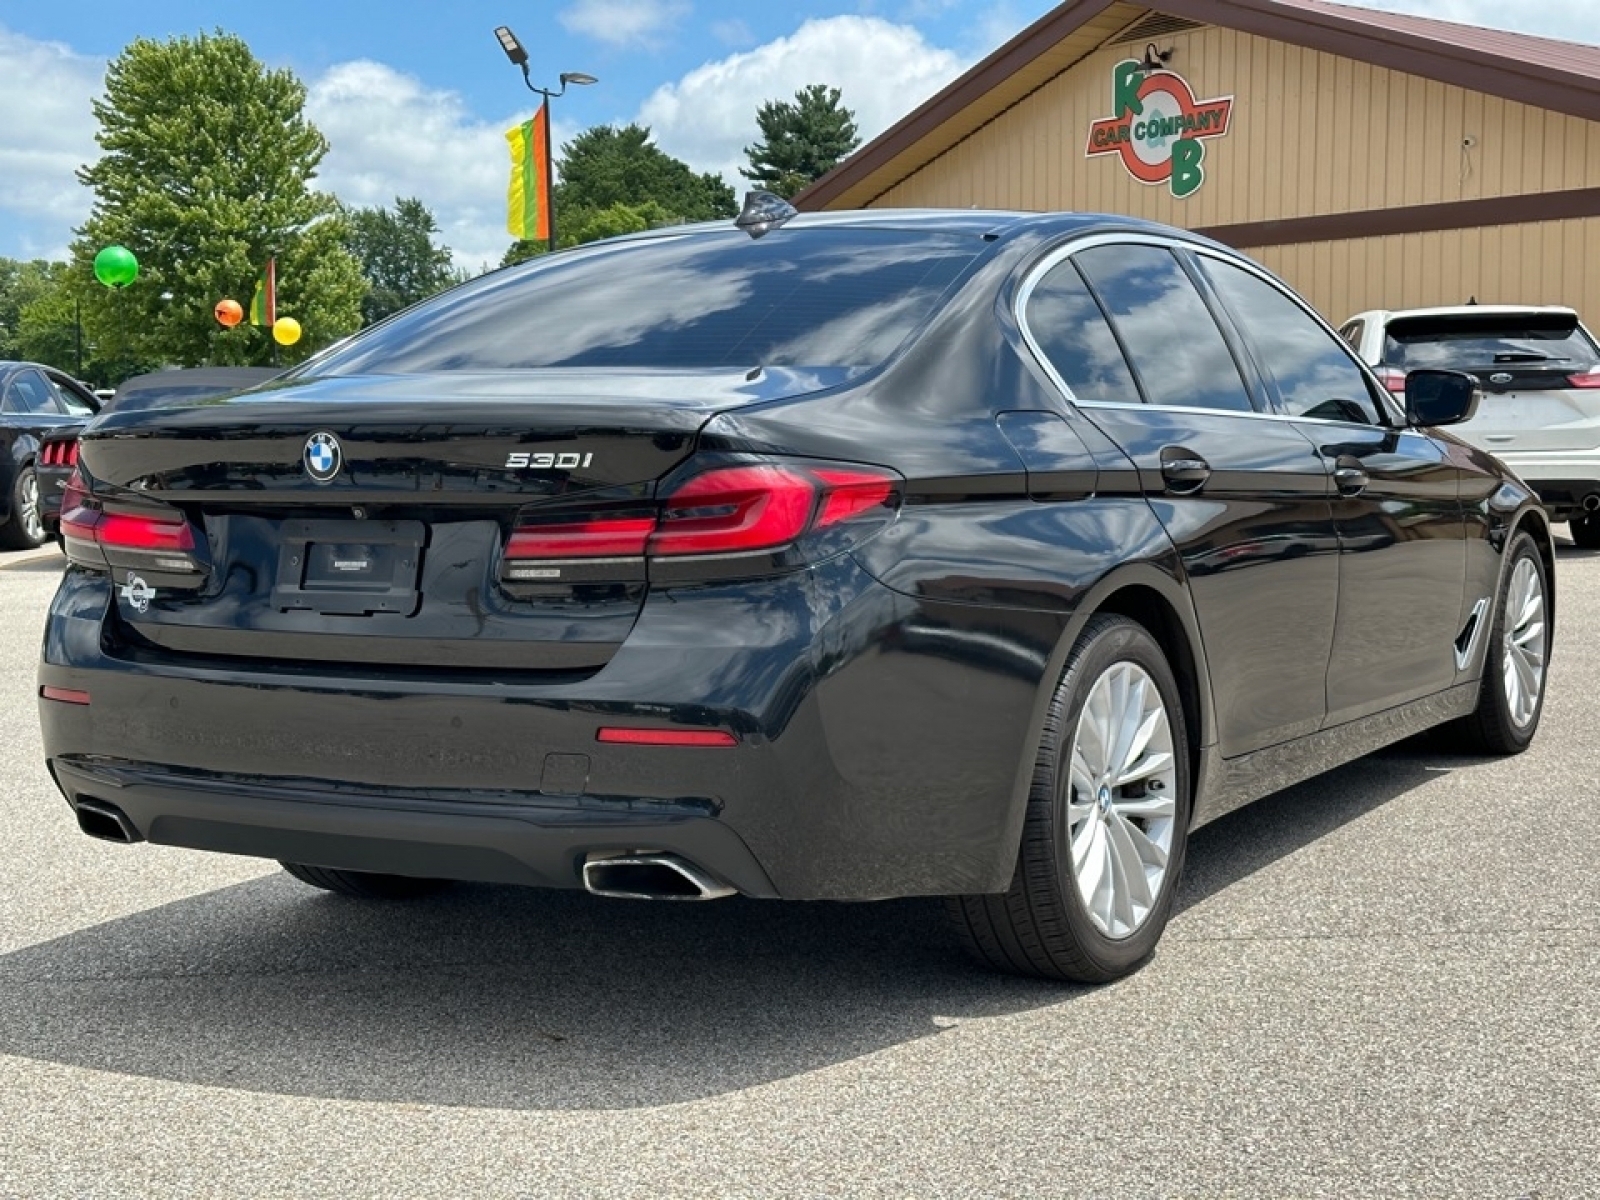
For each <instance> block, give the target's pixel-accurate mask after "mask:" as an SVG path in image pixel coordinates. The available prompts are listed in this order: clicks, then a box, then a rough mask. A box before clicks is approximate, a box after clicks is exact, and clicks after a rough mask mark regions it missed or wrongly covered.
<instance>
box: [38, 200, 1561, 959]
mask: <svg viewBox="0 0 1600 1200" xmlns="http://www.w3.org/2000/svg"><path fill="white" fill-rule="evenodd" d="M1406 399H1407V404H1408V406H1409V412H1408V413H1402V412H1401V411H1400V410H1399V409H1398V408H1396V407H1394V406H1393V403H1392V402H1391V401H1390V399H1389V398H1388V395H1387V394H1386V392H1385V390H1384V388H1383V387H1382V386H1381V385H1380V384H1379V382H1378V381H1377V380H1376V378H1375V377H1374V376H1373V375H1372V373H1371V371H1370V370H1369V369H1368V368H1367V367H1366V366H1365V365H1364V364H1362V363H1361V362H1360V361H1358V360H1357V359H1356V357H1355V356H1354V355H1353V354H1352V353H1351V350H1350V348H1349V347H1348V346H1347V345H1346V344H1345V343H1344V342H1343V341H1341V340H1340V338H1339V337H1338V335H1337V334H1335V333H1334V332H1333V330H1332V329H1331V328H1329V327H1328V326H1327V324H1325V323H1324V322H1323V321H1322V320H1321V319H1320V318H1319V317H1317V316H1316V315H1315V314H1314V313H1313V312H1312V311H1311V310H1310V309H1309V308H1308V307H1306V306H1305V305H1304V304H1303V303H1302V302H1301V301H1299V300H1298V299H1296V298H1295V296H1294V295H1293V294H1292V293H1291V292H1290V291H1289V290H1288V289H1287V288H1285V287H1284V285H1283V284H1281V283H1279V282H1278V281H1277V280H1276V279H1274V278H1273V277H1272V276H1270V275H1269V274H1267V273H1266V272H1264V271H1263V270H1262V269H1261V268H1259V267H1257V266H1255V265H1254V264H1253V263H1251V262H1249V261H1248V260H1246V259H1244V258H1242V257H1240V256H1239V255H1237V254H1235V253H1233V252H1231V251H1229V250H1227V249H1225V248H1223V247H1221V246H1219V245H1216V244H1214V243H1211V242H1208V241H1204V240H1202V239H1200V238H1197V237H1194V236H1192V235H1189V234H1186V233H1182V232H1179V231H1177V230H1173V229H1167V228H1163V227H1160V226H1155V225H1150V224H1144V223H1138V222H1134V221H1130V220H1127V219H1124V218H1118V217H1107V216H1093V215H1025V214H1016V213H991V212H948V213H946V212H912V211H892V210H885V211H879V212H864V213H854V214H829V215H813V216H793V217H792V218H790V219H787V220H785V219H784V216H783V214H781V213H780V214H779V215H777V216H774V215H773V214H772V213H771V212H770V211H769V212H767V213H764V214H761V216H760V219H759V221H758V223H756V224H754V225H753V226H749V227H748V228H739V227H735V226H733V225H729V226H726V227H722V226H696V227H690V228H676V229H669V230H663V231H659V232H656V233H653V234H644V235H639V236H636V237H631V238H626V239H620V240H617V241H612V242H604V243H598V244H595V245H592V246H589V247H584V248H581V249H578V250H573V251H567V252H563V253H561V254H555V255H551V256H549V257H547V258H544V259H540V260H537V261H536V262H532V263H528V264H524V265H522V266H519V267H513V268H509V269H507V270H503V271H499V272H496V273H494V274H491V275H488V276H485V277H483V278H481V279H478V280H476V281H474V282H472V283H469V284H466V285H464V286H462V287H460V288H457V289H456V290H454V291H452V292H450V293H448V294H446V295H444V296H441V297H439V298H437V299H435V300H433V301H430V302H425V303H423V304H420V305H418V306H416V307H414V308H412V309H409V310H407V311H406V312H404V313H402V314H400V315H398V316H396V317H394V318H391V319H390V320H389V321H388V322H386V323H384V324H382V325H380V326H377V327H375V328H373V329H372V330H370V331H368V332H366V333H364V334H361V335H358V336H357V337H355V338H354V339H352V340H351V341H350V342H349V343H348V344H346V345H344V346H342V347H340V348H338V349H336V350H335V351H334V352H332V353H330V354H328V355H326V356H324V357H323V358H321V359H320V360H318V361H317V362H315V363H314V364H312V365H311V366H310V367H308V368H305V369H303V370H301V371H299V372H298V373H294V374H291V375H289V376H288V377H286V378H284V379H281V380H279V381H278V382H277V383H276V384H274V385H271V386H269V387H268V388H266V389H261V390H257V391H254V392H251V393H248V394H245V395H242V396H238V397H234V398H232V399H227V400H222V401H218V402H214V403H208V404H203V405H194V406H180V407H169V408H165V409H162V410H157V411H151V412H138V413H116V412H113V413H111V414H108V415H107V416H105V417H103V418H102V419H101V420H100V421H98V422H97V423H96V425H95V427H94V428H93V429H92V430H91V431H90V432H89V433H88V434H86V436H85V437H84V439H83V444H82V454H81V460H80V464H79V471H80V474H79V476H78V477H77V478H76V479H75V480H74V482H73V484H72V485H71V487H70V495H69V499H68V503H67V508H66V510H65V511H64V513H63V518H62V527H63V530H64V532H65V534H66V539H67V547H68V552H69V555H70V557H71V560H72V561H71V566H70V569H69V570H68V571H67V572H66V574H65V577H64V578H63V580H62V584H61V589H60V592H59V593H58V595H57V596H56V599H55V601H54V603H53V605H52V607H51V610H50V616H49V623H48V627H47V631H46V638H45V646H44V660H43V666H42V667H41V670H40V675H39V683H40V685H41V703H40V710H41V712H42V714H43V725H44V745H45V750H46V754H47V756H48V759H49V765H50V770H51V772H52V774H53V775H54V778H55V779H56V781H57V782H58V784H59V785H60V787H61V789H62V791H63V792H64V793H65V795H66V797H67V799H68V800H69V801H70V803H71V804H72V806H73V808H74V809H75V810H76V813H77V818H78V821H79V823H80V825H81V826H82V828H83V830H84V831H85V832H86V833H89V834H92V835H94V836H97V837H102V838H108V839H110V840H113V841H120V842H138V841H141V840H148V841H152V842H157V843H162V844H166V845H175V846H187V847H193V848H197V849H204V850H213V851H223V852H229V853H237V854H250V855H261V856H265V857H268V858H274V859H278V860H280V861H281V862H282V863H283V864H284V865H285V866H286V867H287V869H288V870H289V871H290V872H291V873H292V874H293V875H295V876H297V877H298V878H300V879H302V880H304V881H306V882H307V883H310V884H314V885H316V886H318V887H321V888H325V889H328V890H331V891H334V892H341V893H346V894H350V895H356V896H402V895H412V894H415V893H418V892H421V891H424V890H427V889H428V888H430V887H433V886H437V885H438V881H443V880H480V881H497V882H504V883H520V884H534V885H540V886H548V887H580V886H581V887H586V888H588V889H589V890H590V891H591V892H594V893H596V894H599V895H604V896H628V897H653V898H662V899H680V900H681V899H709V898H713V897H719V896H727V895H731V894H735V893H738V894H742V895H744V896H750V897H769V898H776V897H783V898H793V899H836V900H867V899H875V898H880V897H895V896H919V895H934V896H945V897H950V898H951V899H950V902H949V908H950V911H951V913H952V916H953V918H954V925H955V928H956V929H957V931H958V934H959V936H960V938H961V939H962V940H963V941H964V943H965V944H966V945H967V947H968V948H969V949H970V950H971V951H972V952H973V953H974V954H976V955H977V956H978V957H979V958H980V959H982V960H983V961H985V962H987V963H990V964H992V965H994V966H996V967H999V968H1002V969H1007V970H1014V971H1021V972H1029V973H1034V974H1038V975H1043V976H1047V977H1054V978H1061V979H1077V980H1106V979H1111V978H1114V977H1116V976H1118V975H1121V974H1123V973H1125V972H1127V971H1129V970H1132V969H1133V968H1134V967H1135V966H1136V965H1137V964H1138V963H1139V962H1140V961H1141V960H1143V959H1144V958H1145V957H1146V956H1147V955H1148V954H1149V953H1150V952H1151V950H1152V949H1153V947H1154V945H1155V943H1156V940H1157V938H1158V937H1159V935H1160V932H1161V930H1162V928H1163V926H1164V925H1165V923H1166V920H1167V917H1168V914H1169V912H1170V910H1171V905H1172V900H1173V894H1174V889H1175V887H1176V884H1177V880H1178V876H1179V873H1180V871H1181V868H1182V865H1183V859H1184V848H1185V844H1186V839H1187V836H1188V834H1189V832H1190V830H1191V829H1193V828H1194V827H1195V826H1197V825H1200V824H1202V823H1204V822H1207V821H1210V820H1213V819H1214V818H1216V817H1218V816H1220V815H1221V814H1223V813H1226V812H1228V811H1229V810H1231V809H1234V808H1236V807H1238V806H1240V805H1242V804H1244V803H1246V802H1248V801H1250V800H1253V799H1255V798H1256V797H1258V796H1261V795H1264V794H1266V793H1268V792H1272V791H1275V790H1277V789H1280V788H1282V787H1285V786H1287V785H1288V784H1290V783H1293V782H1295V781H1296V780H1300V779H1305V778H1307V777H1309V776H1312V775H1315V774H1317V773H1319V772H1323V771H1326V770H1328V769H1329V768H1331V767H1333V766H1334V765H1336V764H1338V763H1341V762H1344V761H1347V760H1349V759H1351V758H1354V757H1356V756H1358V755H1361V754H1365V753H1367V752H1368V751H1371V750H1373V749H1375V748H1377V747H1379V746H1382V745H1384V744H1386V743H1389V742H1393V741H1395V740H1396V739H1399V738H1402V737H1405V736H1407V735H1409V734H1412V733H1415V732H1417V731H1420V730H1423V729H1425V728H1428V727H1430V726H1435V725H1442V724H1444V723H1447V722H1450V723H1453V724H1452V726H1451V729H1452V731H1453V736H1454V737H1455V739H1456V740H1457V742H1458V743H1459V744H1460V745H1462V746H1463V747H1465V748H1467V749H1470V750H1472V751H1474V752H1480V753H1497V754H1506V753H1514V752H1516V751H1519V750H1521V749H1523V748H1524V747H1525V746H1527V745H1528V743H1529V741H1530V740H1531V739H1532V737H1533V735H1534V731H1535V729H1536V728H1537V726H1538V723H1539V716H1540V709H1541V704H1542V701H1543V698H1544V685H1545V680H1546V678H1547V675H1546V667H1547V660H1548V654H1549V649H1550V645H1551V629H1552V625H1551V621H1552V617H1553V614H1554V572H1553V566H1552V557H1551V556H1552V549H1551V534H1550V529H1549V524H1548V520H1547V518H1546V516H1545V514H1544V512H1543V510H1542V509H1541V508H1540V506H1539V504H1538V502H1537V499H1536V498H1535V497H1534V496H1533V495H1532V494H1531V493H1530V492H1529V490H1528V489H1527V488H1526V487H1525V486H1524V485H1523V484H1522V483H1520V482H1519V481H1518V480H1517V479H1516V478H1515V477H1514V476H1513V475H1511V474H1510V473H1509V472H1507V471H1505V470H1504V469H1502V467H1501V466H1500V465H1499V464H1498V463H1497V462H1496V461H1495V460H1494V459H1493V458H1492V457H1490V456H1489V455H1487V454H1484V453H1482V452H1480V451H1478V450H1475V449H1473V448H1471V447H1469V446H1467V445H1464V444H1463V443H1460V442H1458V441H1456V440H1454V439H1452V438H1451V437H1450V436H1449V435H1447V434H1442V433H1437V432H1434V431H1433V430H1432V429H1431V428H1429V426H1431V425H1438V424H1446V423H1449V422H1453V421H1460V420H1462V419H1464V418H1466V417H1467V416H1468V415H1470V412H1471V410H1472V408H1473V405H1474V404H1475V402H1476V393H1475V392H1474V390H1473V383H1472V380H1471V379H1470V377H1468V376H1464V375H1459V374H1452V373H1449V372H1417V373H1416V374H1414V375H1413V376H1412V378H1411V379H1410V381H1409V383H1408V387H1407V391H1406Z"/></svg>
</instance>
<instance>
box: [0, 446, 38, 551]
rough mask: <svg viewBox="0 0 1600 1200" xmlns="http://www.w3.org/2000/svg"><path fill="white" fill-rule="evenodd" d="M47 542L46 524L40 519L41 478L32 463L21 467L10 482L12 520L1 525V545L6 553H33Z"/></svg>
mask: <svg viewBox="0 0 1600 1200" xmlns="http://www.w3.org/2000/svg"><path fill="white" fill-rule="evenodd" d="M30 514H31V515H30ZM44 540H45V531H44V522H43V520H42V519H41V518H40V516H39V477H38V476H37V475H35V474H34V473H33V464H32V463H29V464H28V465H26V466H23V467H18V468H17V475H16V478H15V479H13V480H12V481H11V519H10V520H9V521H7V522H6V523H5V524H4V525H0V546H4V547H5V548H6V549H7V550H32V549H34V548H35V547H36V546H42V545H43V544H44Z"/></svg>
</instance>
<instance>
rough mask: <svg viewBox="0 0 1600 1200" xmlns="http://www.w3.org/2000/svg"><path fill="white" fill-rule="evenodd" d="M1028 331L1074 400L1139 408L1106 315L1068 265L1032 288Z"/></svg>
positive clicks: (1134, 386) (1135, 387)
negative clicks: (1136, 406) (1130, 405)
mask: <svg viewBox="0 0 1600 1200" xmlns="http://www.w3.org/2000/svg"><path fill="white" fill-rule="evenodd" d="M1024 319H1025V320H1026V321H1027V324H1028V332H1029V333H1031V334H1032V335H1033V339H1034V341H1035V342H1037V343H1038V345H1039V348H1040V350H1042V351H1043V352H1044V356H1045V358H1047V359H1049V360H1050V365H1051V366H1052V367H1054V368H1055V371H1056V374H1058V375H1060V376H1061V378H1062V381H1063V382H1065V383H1066V385H1067V387H1069V388H1071V389H1072V395H1073V397H1074V398H1075V399H1078V400H1082V401H1084V402H1086V403H1090V404H1138V403H1139V401H1140V396H1139V388H1138V385H1137V384H1135V383H1134V381H1133V373H1132V372H1131V371H1130V370H1128V360H1127V359H1125V358H1124V357H1123V356H1122V348H1121V347H1120V346H1118V345H1117V339H1116V338H1115V337H1114V336H1112V333H1111V326H1109V325H1107V324H1106V318H1105V314H1104V313H1102V312H1101V311H1100V305H1099V304H1098V303H1096V302H1095V298H1094V296H1093V295H1092V294H1091V293H1090V291H1089V287H1088V285H1087V284H1085V283H1084V281H1083V276H1082V275H1080V274H1078V269H1077V267H1075V266H1073V265H1072V263H1070V262H1063V263H1057V264H1056V265H1055V266H1054V267H1053V268H1051V270H1050V271H1049V272H1048V273H1047V274H1046V275H1045V276H1044V278H1042V279H1040V280H1039V282H1038V283H1037V284H1036V285H1035V286H1034V289H1033V293H1032V294H1031V295H1030V296H1029V297H1028V309H1027V312H1026V313H1025V314H1024Z"/></svg>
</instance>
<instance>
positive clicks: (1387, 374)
mask: <svg viewBox="0 0 1600 1200" xmlns="http://www.w3.org/2000/svg"><path fill="white" fill-rule="evenodd" d="M1378 381H1379V382H1380V383H1382V384H1383V386H1384V387H1386V388H1388V389H1389V391H1391V392H1393V393H1394V394H1395V395H1397V396H1402V395H1404V394H1405V390H1406V373H1405V372H1404V371H1397V370H1395V369H1394V368H1393V367H1379V368H1378Z"/></svg>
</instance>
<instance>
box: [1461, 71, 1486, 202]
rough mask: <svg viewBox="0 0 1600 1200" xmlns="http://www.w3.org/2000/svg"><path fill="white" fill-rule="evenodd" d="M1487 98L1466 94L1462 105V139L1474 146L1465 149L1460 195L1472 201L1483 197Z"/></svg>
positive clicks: (1479, 94)
mask: <svg viewBox="0 0 1600 1200" xmlns="http://www.w3.org/2000/svg"><path fill="white" fill-rule="evenodd" d="M1485 99H1486V98H1485V96H1484V95H1483V93H1482V92H1464V93H1463V94H1462V105H1461V137H1462V138H1463V139H1465V138H1471V139H1472V141H1473V145H1472V146H1471V147H1465V146H1464V147H1463V148H1462V151H1461V162H1460V168H1459V169H1458V171H1457V179H1458V180H1459V184H1460V186H1459V188H1458V192H1459V195H1460V196H1461V198H1462V199H1463V200H1470V199H1472V198H1474V197H1477V196H1481V195H1483V113H1484V101H1485Z"/></svg>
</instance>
